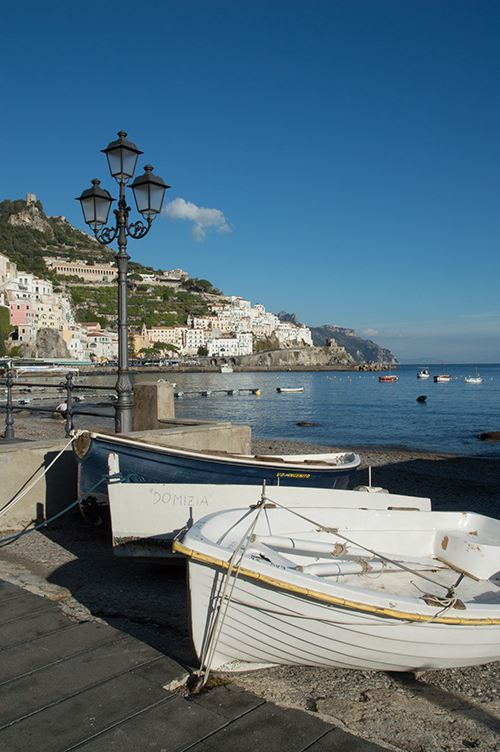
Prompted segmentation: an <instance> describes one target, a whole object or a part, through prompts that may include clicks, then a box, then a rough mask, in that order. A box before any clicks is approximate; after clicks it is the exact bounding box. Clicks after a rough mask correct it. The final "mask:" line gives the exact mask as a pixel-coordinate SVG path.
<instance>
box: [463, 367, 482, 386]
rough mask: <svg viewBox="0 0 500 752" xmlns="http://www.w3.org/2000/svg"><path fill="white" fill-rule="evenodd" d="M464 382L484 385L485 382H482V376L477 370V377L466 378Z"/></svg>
mask: <svg viewBox="0 0 500 752" xmlns="http://www.w3.org/2000/svg"><path fill="white" fill-rule="evenodd" d="M464 381H465V383H466V384H482V383H483V380H482V378H481V376H480V375H479V374H478V372H477V368H476V375H475V376H466V377H465V379H464Z"/></svg>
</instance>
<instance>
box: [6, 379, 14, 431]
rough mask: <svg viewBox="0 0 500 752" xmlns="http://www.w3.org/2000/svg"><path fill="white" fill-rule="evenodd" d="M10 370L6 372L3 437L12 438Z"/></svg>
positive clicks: (12, 416)
mask: <svg viewBox="0 0 500 752" xmlns="http://www.w3.org/2000/svg"><path fill="white" fill-rule="evenodd" d="M12 382H13V379H12V371H8V372H7V404H6V405H5V433H4V438H5V439H13V438H14V428H13V425H14V411H13V410H12Z"/></svg>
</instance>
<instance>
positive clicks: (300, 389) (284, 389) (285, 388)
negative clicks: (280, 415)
mask: <svg viewBox="0 0 500 752" xmlns="http://www.w3.org/2000/svg"><path fill="white" fill-rule="evenodd" d="M276 391H277V392H281V393H282V394H286V393H288V392H303V391H304V387H303V386H278V387H277V388H276Z"/></svg>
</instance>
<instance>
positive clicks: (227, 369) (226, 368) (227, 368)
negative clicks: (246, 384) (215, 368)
mask: <svg viewBox="0 0 500 752" xmlns="http://www.w3.org/2000/svg"><path fill="white" fill-rule="evenodd" d="M220 372H221V373H233V368H232V366H230V365H229V363H223V364H222V365H221V367H220Z"/></svg>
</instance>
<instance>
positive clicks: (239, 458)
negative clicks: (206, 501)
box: [75, 431, 361, 472]
mask: <svg viewBox="0 0 500 752" xmlns="http://www.w3.org/2000/svg"><path fill="white" fill-rule="evenodd" d="M87 433H88V434H89V436H90V438H91V439H97V440H98V441H102V442H103V443H109V444H112V443H114V444H119V445H121V446H133V447H136V448H138V449H143V450H144V451H153V452H155V453H158V454H171V455H175V456H177V457H188V458H192V459H203V460H212V461H213V462H220V463H222V464H226V465H234V464H243V465H245V466H248V467H255V466H256V465H257V466H258V465H259V464H261V463H262V462H263V459H262V455H245V454H241V455H240V454H232V453H229V452H228V453H226V452H221V453H219V452H218V451H212V450H208V449H207V450H203V449H185V448H183V447H175V446H171V445H169V444H156V443H155V442H152V441H148V440H147V439H140V440H138V439H130V438H128V437H120V436H117V435H115V434H113V435H108V434H101V433H98V432H94V431H87ZM144 445H145V446H144ZM89 451H90V446H89V449H88V450H87V452H86V453H85V454H84V455H83V457H82V458H79V460H80V461H85V458H86V457H87V456H88V454H89ZM75 453H76V452H75ZM331 454H332V456H333V457H337V458H338V460H339V462H338V464H334V463H333V462H331V463H330V462H328V461H327V460H325V459H322V460H318V463H317V464H316V463H315V462H314V460H311V459H309V458H310V457H313V456H314V455H304V456H306V457H308V459H307V460H302V461H299V460H296V459H295V460H293V461H291V462H289V461H287V459H286V455H281V456H280V457H279V459H278V458H277V457H276V456H273V455H264V457H269V458H270V459H269V460H267V459H266V460H264V461H265V465H266V467H271V466H272V465H273V464H275V465H276V468H277V469H278V470H283V468H287V469H299V470H303V469H304V467H307V470H308V471H310V470H316V469H317V470H318V472H328V471H330V470H331V471H336V470H339V471H344V470H347V469H351V468H352V469H353V470H355V469H356V468H358V467H359V466H360V464H361V458H360V456H359V454H358V453H357V452H349V451H346V452H332V453H331ZM346 455H353V457H354V459H352V460H351V461H350V462H344V463H342V462H341V458H342V457H343V456H346ZM320 456H321V457H325V454H322V455H320ZM77 457H78V455H77Z"/></svg>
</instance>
